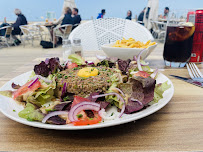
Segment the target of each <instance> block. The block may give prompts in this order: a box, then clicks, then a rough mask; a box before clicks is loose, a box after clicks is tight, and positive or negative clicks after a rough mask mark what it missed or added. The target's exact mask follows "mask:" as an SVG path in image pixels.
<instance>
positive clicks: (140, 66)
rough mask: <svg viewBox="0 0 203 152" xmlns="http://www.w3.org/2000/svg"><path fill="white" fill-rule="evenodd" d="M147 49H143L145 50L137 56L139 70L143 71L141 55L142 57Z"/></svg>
mask: <svg viewBox="0 0 203 152" xmlns="http://www.w3.org/2000/svg"><path fill="white" fill-rule="evenodd" d="M145 50H146V49H143V50H142V51H141V52H140V53H139V54H138V56H137V67H138V70H139V71H143V70H142V65H141V63H140V57H141V55H142V53H143V52H144V51H145Z"/></svg>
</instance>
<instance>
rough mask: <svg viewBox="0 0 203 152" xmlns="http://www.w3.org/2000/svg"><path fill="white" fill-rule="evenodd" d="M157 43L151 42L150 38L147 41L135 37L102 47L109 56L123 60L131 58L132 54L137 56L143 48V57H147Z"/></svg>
mask: <svg viewBox="0 0 203 152" xmlns="http://www.w3.org/2000/svg"><path fill="white" fill-rule="evenodd" d="M157 45H158V44H157V43H156V42H151V41H150V40H148V41H147V42H141V41H136V40H135V39H133V38H129V39H125V38H123V39H122V40H117V41H116V42H114V43H111V44H104V45H102V46H101V48H102V50H103V51H104V52H105V53H106V55H107V56H108V57H118V58H120V59H123V60H127V59H130V58H132V56H137V55H138V54H139V53H140V52H141V51H142V50H143V49H145V51H144V52H143V53H142V59H146V58H147V57H148V56H149V54H150V53H151V52H152V51H153V50H154V49H155V48H156V46H157Z"/></svg>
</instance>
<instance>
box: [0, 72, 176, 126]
mask: <svg viewBox="0 0 203 152" xmlns="http://www.w3.org/2000/svg"><path fill="white" fill-rule="evenodd" d="M31 72H32V71H29V72H25V73H23V74H21V75H18V76H16V77H14V78H12V79H11V80H9V81H7V82H6V83H5V84H4V85H3V86H2V87H1V88H0V90H2V88H4V87H6V86H7V84H8V83H10V82H11V81H14V79H16V78H18V77H20V76H23V75H26V74H29V73H30V74H31ZM160 74H161V75H162V76H164V77H165V78H166V79H167V80H168V81H169V82H168V83H169V84H171V88H170V89H171V91H172V93H171V96H170V97H169V98H168V99H167V101H165V102H164V103H163V104H161V105H159V106H158V107H154V109H153V110H150V111H148V112H146V113H144V114H141V115H138V116H136V117H135V118H133V117H130V118H127V119H122V118H121V121H118V120H119V119H117V120H116V121H115V122H113V123H112V122H111V121H109V122H110V123H108V122H107V123H101V124H95V125H88V126H72V125H69V126H68V127H67V125H51V124H43V123H41V122H31V121H27V120H26V119H23V118H20V117H19V118H17V117H14V116H12V115H9V113H6V112H5V111H4V110H3V109H1V108H0V112H1V113H2V114H3V115H5V116H6V117H8V118H10V119H11V120H13V121H16V122H18V123H21V124H24V125H27V126H31V127H37V128H43V129H53V130H86V129H97V128H105V127H111V126H117V125H122V124H125V123H129V122H132V121H136V120H139V119H141V118H144V117H147V116H149V115H151V114H153V113H155V112H157V111H159V110H160V109H162V108H163V107H165V106H166V105H167V104H168V103H169V102H170V101H171V99H172V97H173V95H174V85H173V83H172V81H171V80H170V79H169V78H168V77H167V76H165V75H164V74H162V73H160ZM2 97H3V98H8V97H5V96H2V95H0V98H2ZM9 99H10V98H9ZM13 102H15V101H14V100H13ZM0 105H1V104H0Z"/></svg>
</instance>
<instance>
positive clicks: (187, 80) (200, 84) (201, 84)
mask: <svg viewBox="0 0 203 152" xmlns="http://www.w3.org/2000/svg"><path fill="white" fill-rule="evenodd" d="M170 76H172V77H174V78H177V79H180V80H183V81H185V82H187V83H190V84H193V85H196V86H198V87H201V88H203V82H201V81H197V80H193V79H188V78H184V77H180V76H177V75H170Z"/></svg>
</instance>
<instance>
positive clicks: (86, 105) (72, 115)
mask: <svg viewBox="0 0 203 152" xmlns="http://www.w3.org/2000/svg"><path fill="white" fill-rule="evenodd" d="M99 109H100V104H98V103H94V102H87V101H84V102H81V103H79V104H76V105H75V106H73V107H72V108H71V109H70V111H69V114H68V118H69V120H70V121H71V122H74V121H78V118H77V114H78V113H79V112H80V111H83V110H94V111H99Z"/></svg>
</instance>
